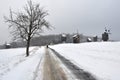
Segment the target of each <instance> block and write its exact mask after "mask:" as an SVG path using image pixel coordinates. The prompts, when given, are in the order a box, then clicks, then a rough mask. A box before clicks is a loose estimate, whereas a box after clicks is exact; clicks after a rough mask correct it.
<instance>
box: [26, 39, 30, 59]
mask: <svg viewBox="0 0 120 80" xmlns="http://www.w3.org/2000/svg"><path fill="white" fill-rule="evenodd" d="M29 47H30V37H28V40H27V47H26V57H27V56H29Z"/></svg>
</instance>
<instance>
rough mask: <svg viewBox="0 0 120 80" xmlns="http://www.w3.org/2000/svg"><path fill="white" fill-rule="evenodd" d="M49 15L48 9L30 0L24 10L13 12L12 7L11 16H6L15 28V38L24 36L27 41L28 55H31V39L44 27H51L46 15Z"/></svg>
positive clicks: (13, 32)
mask: <svg viewBox="0 0 120 80" xmlns="http://www.w3.org/2000/svg"><path fill="white" fill-rule="evenodd" d="M47 15H48V12H47V11H44V10H43V8H41V7H40V5H39V4H33V2H32V1H31V0H30V1H28V3H27V4H26V5H25V7H24V11H21V12H17V13H16V12H13V11H12V10H11V9H10V16H9V17H5V20H6V22H8V23H9V24H10V25H9V27H10V28H13V30H12V34H13V36H14V39H19V38H22V39H24V40H25V41H26V42H27V43H26V56H29V46H30V40H31V39H32V38H33V37H34V36H35V35H39V34H40V33H41V32H42V30H43V27H46V28H50V24H49V22H47V21H46V19H45V17H46V16H47Z"/></svg>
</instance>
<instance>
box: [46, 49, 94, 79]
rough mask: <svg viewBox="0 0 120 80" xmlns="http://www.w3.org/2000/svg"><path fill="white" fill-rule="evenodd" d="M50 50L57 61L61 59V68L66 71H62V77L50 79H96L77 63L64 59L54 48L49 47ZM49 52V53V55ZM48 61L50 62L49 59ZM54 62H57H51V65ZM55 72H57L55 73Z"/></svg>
mask: <svg viewBox="0 0 120 80" xmlns="http://www.w3.org/2000/svg"><path fill="white" fill-rule="evenodd" d="M50 50H51V51H52V52H51V53H53V54H52V55H54V58H58V59H59V61H61V64H62V65H63V66H64V67H63V66H61V68H62V70H63V71H66V72H64V78H63V76H59V77H61V79H60V78H59V79H58V77H57V78H56V79H52V80H96V79H95V78H94V77H93V76H92V74H90V73H89V72H86V71H84V70H83V69H80V68H79V67H78V66H77V65H75V64H74V63H72V62H71V61H70V60H68V59H66V58H65V57H63V56H61V55H60V54H59V53H58V52H56V51H55V50H54V49H51V48H50ZM51 53H49V55H50V54H51ZM52 59H53V58H52ZM58 59H56V60H58ZM49 62H50V60H49ZM56 64H57V63H55V64H52V65H55V66H56ZM59 65H60V63H59ZM56 67H57V68H58V66H56ZM54 69H55V68H54ZM57 70H58V69H56V70H55V71H57ZM63 71H62V72H63ZM58 72H60V71H58ZM55 74H57V73H55ZM65 75H66V76H65ZM45 80H46V79H45ZM47 80H48V79H47Z"/></svg>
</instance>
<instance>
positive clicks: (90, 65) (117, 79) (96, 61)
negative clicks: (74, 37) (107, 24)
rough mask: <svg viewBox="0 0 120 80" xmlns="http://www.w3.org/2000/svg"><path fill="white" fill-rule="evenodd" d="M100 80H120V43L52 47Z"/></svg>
mask: <svg viewBox="0 0 120 80" xmlns="http://www.w3.org/2000/svg"><path fill="white" fill-rule="evenodd" d="M50 47H51V48H53V49H55V50H56V51H57V52H59V53H60V54H61V55H63V56H64V57H66V58H67V59H69V60H71V61H72V62H73V63H75V64H76V65H78V66H79V67H80V68H82V69H84V70H86V71H88V72H90V73H92V74H93V75H94V76H96V77H97V78H98V79H100V80H120V42H91V43H80V44H59V45H54V46H50Z"/></svg>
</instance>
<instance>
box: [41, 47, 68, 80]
mask: <svg viewBox="0 0 120 80" xmlns="http://www.w3.org/2000/svg"><path fill="white" fill-rule="evenodd" d="M43 80H68V79H67V77H66V74H65V72H64V71H63V69H62V68H61V67H60V64H59V62H58V61H57V60H56V59H55V58H54V57H53V56H52V55H51V53H50V52H49V51H48V49H46V53H45V58H44V64H43Z"/></svg>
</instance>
